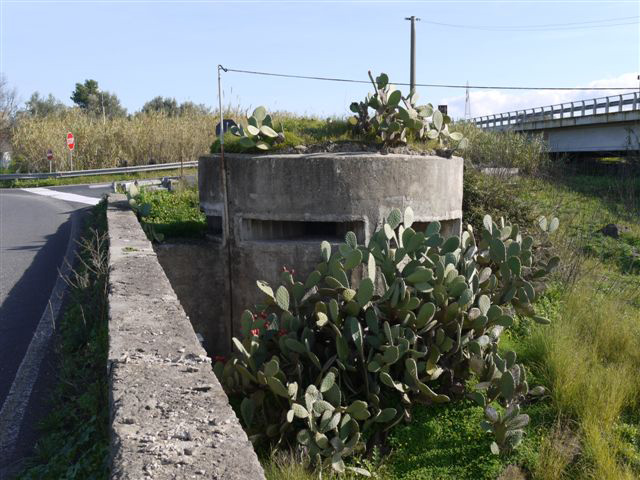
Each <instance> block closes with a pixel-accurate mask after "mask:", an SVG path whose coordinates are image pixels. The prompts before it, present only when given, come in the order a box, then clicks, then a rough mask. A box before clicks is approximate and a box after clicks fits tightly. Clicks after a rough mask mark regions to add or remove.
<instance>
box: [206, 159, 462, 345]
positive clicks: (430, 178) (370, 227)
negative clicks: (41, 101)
mask: <svg viewBox="0 0 640 480" xmlns="http://www.w3.org/2000/svg"><path fill="white" fill-rule="evenodd" d="M225 160H226V165H227V189H228V197H229V202H228V209H229V219H230V222H229V237H228V238H225V239H223V243H225V242H229V249H230V260H229V265H230V268H231V272H230V278H231V283H232V296H231V300H230V310H229V313H230V315H231V317H230V318H227V319H226V321H227V322H231V323H232V334H233V336H239V335H240V325H239V319H240V314H241V312H242V311H243V310H244V309H246V308H251V307H252V306H253V305H254V304H255V303H258V302H259V301H260V300H261V298H262V295H261V293H260V291H259V290H258V289H257V288H256V286H255V282H256V280H258V279H260V280H265V281H267V282H269V283H271V284H276V283H277V282H278V276H279V273H280V271H281V268H282V266H287V267H288V268H293V269H295V271H296V275H295V276H296V278H297V279H304V278H306V275H307V274H308V273H309V272H310V271H311V270H312V269H313V267H314V265H315V264H316V263H317V262H318V261H320V242H321V241H322V240H327V241H329V242H331V243H333V244H334V245H337V244H339V243H342V242H343V239H344V235H345V233H346V232H347V231H349V230H351V231H354V232H355V233H356V236H357V237H358V240H359V242H360V243H364V244H366V243H368V241H369V239H370V238H371V235H372V234H373V233H374V232H375V230H376V229H377V228H379V227H380V226H381V225H382V223H383V221H384V219H385V218H386V217H387V215H388V214H389V212H390V211H391V210H392V209H393V208H399V209H401V210H403V209H404V208H405V207H407V206H411V208H412V209H413V211H414V214H415V222H416V225H420V224H422V225H423V226H424V227H426V225H427V223H428V222H431V221H434V220H439V221H440V222H441V223H442V225H443V228H442V232H443V234H444V235H445V236H447V235H459V234H460V228H461V218H462V175H463V160H462V158H459V157H452V158H442V157H435V156H419V155H400V154H389V155H380V154H377V153H314V154H296V155H291V154H287V155H282V154H281V155H277V154H275V155H240V154H226V155H225ZM198 182H199V189H200V207H201V209H202V210H203V211H204V212H205V215H206V216H207V219H208V222H209V225H210V226H214V225H215V226H219V225H221V222H222V215H223V214H224V208H223V198H222V177H221V174H220V158H219V155H208V156H204V157H201V158H200V159H199V164H198ZM221 230H222V229H221V228H218V229H217V230H215V232H214V233H217V234H220V233H221ZM211 268H216V266H215V265H211ZM212 321H215V319H212Z"/></svg>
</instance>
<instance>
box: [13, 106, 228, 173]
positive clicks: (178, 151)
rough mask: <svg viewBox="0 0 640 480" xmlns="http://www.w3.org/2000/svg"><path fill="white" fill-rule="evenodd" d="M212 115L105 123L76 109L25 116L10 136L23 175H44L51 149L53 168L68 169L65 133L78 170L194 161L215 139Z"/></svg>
mask: <svg viewBox="0 0 640 480" xmlns="http://www.w3.org/2000/svg"><path fill="white" fill-rule="evenodd" d="M215 125H216V121H215V117H212V116H210V115H200V114H186V115H181V116H175V117H169V116H167V115H164V114H162V113H148V114H138V115H135V116H133V117H130V118H127V117H121V118H113V119H108V120H107V121H106V122H105V123H103V122H102V119H101V118H98V117H95V116H92V115H87V114H84V113H83V112H81V111H79V110H78V109H71V110H67V111H65V112H63V113H60V114H58V115H49V116H46V117H39V116H33V117H28V116H24V117H22V118H20V120H19V121H18V122H17V124H16V126H15V128H14V130H13V135H12V145H13V152H14V158H15V159H16V163H17V165H16V166H17V167H18V168H19V169H20V170H21V171H31V172H34V171H48V170H49V162H48V160H47V159H46V151H47V150H48V149H51V150H53V154H54V159H55V162H56V163H55V165H54V170H68V169H69V163H68V151H67V146H66V143H65V138H66V134H67V132H73V134H74V136H75V139H76V148H75V150H74V152H73V167H74V169H76V170H85V169H92V168H108V167H118V166H131V165H148V164H153V163H169V162H179V161H190V160H197V159H198V156H199V155H202V154H205V153H207V152H208V151H209V147H210V145H211V143H212V142H213V140H214V137H215Z"/></svg>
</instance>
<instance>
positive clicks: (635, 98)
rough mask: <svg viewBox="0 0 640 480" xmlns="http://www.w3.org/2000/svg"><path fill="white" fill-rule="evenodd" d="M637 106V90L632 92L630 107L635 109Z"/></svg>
mask: <svg viewBox="0 0 640 480" xmlns="http://www.w3.org/2000/svg"><path fill="white" fill-rule="evenodd" d="M636 108H638V92H633V105H632V109H633V110H635V109H636Z"/></svg>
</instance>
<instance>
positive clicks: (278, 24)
mask: <svg viewBox="0 0 640 480" xmlns="http://www.w3.org/2000/svg"><path fill="white" fill-rule="evenodd" d="M411 15H415V16H417V17H419V18H421V21H420V22H417V23H416V37H417V39H416V52H417V53H416V78H417V82H418V83H430V84H457V85H460V84H461V85H465V84H466V82H469V84H470V85H489V86H495V85H498V86H504V85H509V86H538V87H539V86H552V87H558V86H564V87H577V86H580V87H594V86H602V87H613V86H623V87H626V86H628V87H632V88H638V80H637V75H638V72H639V71H640V24H639V23H638V22H639V21H640V18H639V17H640V1H638V0H632V1H555V0H554V1H545V0H537V1H446V2H445V1H415V0H414V1H405V2H403V1H348V0H342V1H331V0H327V1H305V2H302V1H289V0H283V1H269V2H266V1H265V2H260V1H243V0H234V1H226V2H220V1H201V0H198V1H188V0H187V1H122V0H115V1H89V0H87V1H66V2H63V1H43V0H40V1H30V0H19V1H12V0H0V17H1V18H0V70H1V71H2V74H4V75H5V77H6V80H7V81H8V83H9V84H10V85H11V86H13V87H15V88H16V89H17V91H18V94H19V96H20V98H21V99H22V100H23V101H25V100H27V99H28V98H29V97H30V95H31V94H32V93H33V92H34V91H38V92H40V93H41V94H43V95H47V94H49V93H52V94H53V95H54V96H56V97H57V98H59V99H60V100H62V101H63V102H64V103H66V104H69V105H70V104H71V100H70V99H69V97H70V95H71V92H72V91H73V89H74V86H75V83H76V82H83V81H84V80H85V79H89V78H92V79H95V80H97V81H98V83H99V85H100V88H101V89H103V90H105V91H110V92H112V93H115V94H116V95H118V97H119V98H120V100H121V103H122V104H123V106H124V107H126V108H127V109H128V111H129V112H130V113H133V112H135V111H137V110H139V109H140V108H141V107H142V105H143V104H144V103H145V102H146V101H148V100H150V99H151V98H153V97H155V96H157V95H162V96H166V97H175V98H176V99H177V100H178V101H180V102H182V101H187V100H189V101H193V102H196V103H204V104H206V105H210V106H214V105H217V102H218V99H217V65H218V64H222V65H223V66H225V67H227V68H232V69H243V70H254V71H264V72H274V73H285V74H296V75H311V76H327V77H339V78H347V79H358V80H367V78H368V76H367V71H368V70H371V71H372V73H373V74H374V76H376V75H377V74H379V73H380V72H385V73H387V74H388V75H389V77H390V79H391V81H392V82H393V81H395V82H408V81H409V64H410V63H409V59H410V55H409V40H410V35H409V33H410V25H409V22H407V21H405V17H407V16H411ZM608 19H622V20H612V21H610V22H608V23H609V24H611V25H612V26H606V27H602V24H601V23H585V22H599V21H600V22H601V21H603V20H608ZM430 22H431V23H430ZM442 23H445V24H449V25H456V26H447V25H439V24H442ZM621 23H628V24H626V25H621ZM629 23H630V24H629ZM541 25H545V27H540V26H541ZM547 25H552V26H551V27H547ZM585 26H589V27H591V28H582V27H585ZM485 27H490V28H485ZM222 88H223V92H224V93H223V101H224V104H225V105H230V106H232V107H240V108H243V109H249V110H251V109H253V108H254V107H256V106H258V105H264V106H266V107H267V109H269V110H285V111H291V112H295V113H300V114H308V115H315V116H320V117H325V116H333V115H337V116H342V115H347V114H348V113H349V111H348V107H349V104H350V103H351V102H352V101H355V100H362V99H363V98H364V97H365V95H366V94H367V92H368V91H370V90H371V87H370V85H367V84H353V83H339V82H324V81H312V80H303V79H286V78H276V77H265V76H254V75H248V74H243V73H233V72H228V73H223V74H222ZM400 88H401V90H403V92H405V93H408V87H400ZM418 92H419V94H420V102H419V103H426V102H430V103H432V104H434V105H437V104H447V105H448V106H449V113H450V114H451V115H452V116H453V117H454V118H460V117H462V116H463V115H464V108H465V90H464V89H450V88H434V87H419V88H418ZM615 93H620V92H614V91H599V92H595V91H588V92H575V91H574V92H566V91H564V92H563V91H513V90H507V91H505V90H473V89H471V90H470V100H471V115H472V116H480V115H487V114H491V113H501V112H507V111H511V110H515V109H521V108H531V107H538V106H543V105H551V104H555V103H559V102H566V101H571V100H575V99H580V98H594V97H601V96H606V95H608V94H615Z"/></svg>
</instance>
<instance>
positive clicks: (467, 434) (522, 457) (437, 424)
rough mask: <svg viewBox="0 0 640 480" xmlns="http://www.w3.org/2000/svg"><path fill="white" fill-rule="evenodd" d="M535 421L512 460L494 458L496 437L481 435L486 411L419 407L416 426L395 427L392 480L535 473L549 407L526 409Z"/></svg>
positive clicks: (466, 405)
mask: <svg viewBox="0 0 640 480" xmlns="http://www.w3.org/2000/svg"><path fill="white" fill-rule="evenodd" d="M526 412H527V413H528V414H529V415H530V416H531V419H532V420H531V424H530V425H529V426H528V427H527V437H526V438H525V440H524V442H523V444H522V445H521V446H520V447H519V448H518V450H517V451H516V452H515V453H513V454H511V455H508V456H495V455H493V454H491V452H490V450H489V445H490V444H491V441H492V439H491V437H490V436H489V435H487V434H486V433H485V432H483V431H482V429H481V428H480V422H481V421H482V420H483V418H484V417H483V413H482V408H480V407H478V406H476V405H475V404H472V403H471V402H468V401H461V402H456V403H451V404H447V405H439V406H429V407H424V406H420V407H417V408H416V409H415V410H414V418H413V421H412V423H411V424H409V425H405V426H399V427H396V428H395V429H394V430H393V432H392V433H391V436H390V438H389V446H390V447H391V448H392V449H393V453H392V455H391V456H390V457H389V459H388V462H389V465H388V469H389V474H388V478H389V479H397V480H449V479H451V480H464V479H469V480H481V479H486V480H493V479H496V478H497V477H498V476H499V475H500V474H501V473H502V472H503V471H504V469H505V468H506V467H507V466H508V465H512V464H513V465H523V466H525V467H529V468H531V467H532V465H534V464H535V461H536V458H537V450H538V449H539V446H540V443H541V439H542V435H541V433H544V432H546V431H548V429H549V426H550V424H551V423H552V422H553V412H552V411H551V406H550V404H549V403H547V402H540V403H538V404H536V405H529V406H527V407H526Z"/></svg>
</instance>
